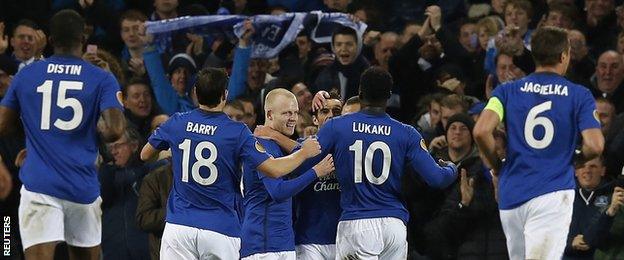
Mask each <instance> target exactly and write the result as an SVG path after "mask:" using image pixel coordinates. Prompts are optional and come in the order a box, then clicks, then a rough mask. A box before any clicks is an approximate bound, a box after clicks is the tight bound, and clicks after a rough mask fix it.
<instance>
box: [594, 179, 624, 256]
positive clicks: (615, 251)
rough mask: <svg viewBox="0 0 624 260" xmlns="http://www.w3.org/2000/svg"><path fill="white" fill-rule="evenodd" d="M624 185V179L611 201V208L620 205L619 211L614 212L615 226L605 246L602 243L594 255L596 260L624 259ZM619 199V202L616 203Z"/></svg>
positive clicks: (609, 233) (610, 231) (615, 190)
mask: <svg viewBox="0 0 624 260" xmlns="http://www.w3.org/2000/svg"><path fill="white" fill-rule="evenodd" d="M623 186H624V184H623V183H622V179H620V182H619V184H618V187H616V188H615V189H614V192H613V194H614V195H613V197H612V200H611V205H610V206H609V207H611V206H612V205H614V204H615V203H618V204H619V205H618V206H617V207H619V209H616V210H614V211H615V212H616V213H615V217H613V224H612V225H611V229H609V231H608V234H607V236H606V238H605V240H604V244H603V243H601V246H599V247H598V248H597V249H596V252H595V253H594V259H596V260H608V259H624V206H622V204H624V187H623ZM616 198H617V202H616Z"/></svg>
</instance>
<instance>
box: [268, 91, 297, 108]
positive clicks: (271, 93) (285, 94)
mask: <svg viewBox="0 0 624 260" xmlns="http://www.w3.org/2000/svg"><path fill="white" fill-rule="evenodd" d="M279 97H285V98H292V99H293V100H295V102H297V97H296V96H295V94H293V93H292V92H290V91H288V90H287V89H285V88H276V89H274V90H271V91H269V93H268V94H267V95H266V98H265V99H264V112H265V113H266V112H268V111H269V110H271V109H273V103H275V100H276V99H277V98H279Z"/></svg>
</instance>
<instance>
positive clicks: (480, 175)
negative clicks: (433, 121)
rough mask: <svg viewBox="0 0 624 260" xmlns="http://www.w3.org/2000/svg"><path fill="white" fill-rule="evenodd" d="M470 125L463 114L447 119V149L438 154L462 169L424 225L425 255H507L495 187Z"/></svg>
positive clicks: (477, 257) (457, 257)
mask: <svg viewBox="0 0 624 260" xmlns="http://www.w3.org/2000/svg"><path fill="white" fill-rule="evenodd" d="M472 127H474V121H472V119H471V118H470V116H468V115H466V114H457V115H454V116H452V117H451V118H450V119H449V127H448V129H447V136H448V138H447V139H448V140H449V149H448V152H447V153H442V154H440V155H442V156H443V157H442V158H448V159H451V161H453V162H455V163H461V165H462V168H464V169H462V173H461V179H460V180H459V182H456V183H455V185H454V187H453V188H452V189H450V190H449V193H448V195H447V196H446V199H445V202H444V205H443V206H442V209H441V211H440V212H439V213H438V214H437V216H436V217H435V218H434V219H433V220H432V221H431V222H429V223H428V224H427V225H426V226H425V234H426V240H427V251H428V256H429V257H433V258H434V259H506V258H507V249H506V245H505V243H506V240H505V234H504V233H503V228H502V225H501V222H500V217H499V214H498V205H497V203H496V200H495V197H494V187H493V186H492V184H491V181H490V179H489V173H488V172H487V170H486V169H485V167H484V165H483V163H482V162H481V160H480V159H479V155H478V153H477V150H476V146H475V145H474V143H473V141H472ZM458 165H459V164H458Z"/></svg>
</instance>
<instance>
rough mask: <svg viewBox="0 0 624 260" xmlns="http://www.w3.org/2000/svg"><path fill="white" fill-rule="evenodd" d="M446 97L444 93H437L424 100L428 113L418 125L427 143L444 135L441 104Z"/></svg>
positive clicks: (421, 118) (420, 119) (419, 120)
mask: <svg viewBox="0 0 624 260" xmlns="http://www.w3.org/2000/svg"><path fill="white" fill-rule="evenodd" d="M445 96H446V95H445V94H443V93H435V94H430V95H428V96H426V97H425V98H423V100H424V101H425V102H424V103H425V106H426V107H427V112H426V113H425V114H423V115H422V116H421V117H420V118H419V119H418V122H417V123H416V125H417V129H418V131H419V132H420V134H421V135H422V136H423V139H425V142H426V143H429V142H431V139H433V138H434V137H436V136H440V135H442V133H443V128H442V125H441V123H440V104H441V103H442V99H443V98H444V97H445Z"/></svg>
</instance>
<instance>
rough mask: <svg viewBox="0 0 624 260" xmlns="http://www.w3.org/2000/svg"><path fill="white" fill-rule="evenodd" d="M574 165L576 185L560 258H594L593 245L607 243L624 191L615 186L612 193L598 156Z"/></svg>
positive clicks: (594, 248)
mask: <svg viewBox="0 0 624 260" xmlns="http://www.w3.org/2000/svg"><path fill="white" fill-rule="evenodd" d="M575 168H576V170H575V175H576V179H577V182H578V186H579V188H578V190H576V196H575V198H574V209H573V211H572V223H571V224H570V231H569V233H568V241H567V245H566V249H565V253H564V256H563V259H593V256H594V251H595V250H596V248H599V247H602V246H604V245H605V243H607V242H608V240H607V238H608V236H609V229H610V228H611V226H612V225H613V219H614V216H615V215H616V214H618V211H619V210H620V208H621V207H622V204H624V190H623V189H622V188H620V187H618V188H616V189H617V190H615V192H614V185H613V183H612V182H610V181H608V180H605V179H604V176H605V170H606V168H605V167H604V165H603V159H602V158H601V157H600V158H595V159H593V160H590V161H584V160H582V159H581V160H577V162H576V165H575ZM613 259H615V258H613Z"/></svg>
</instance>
